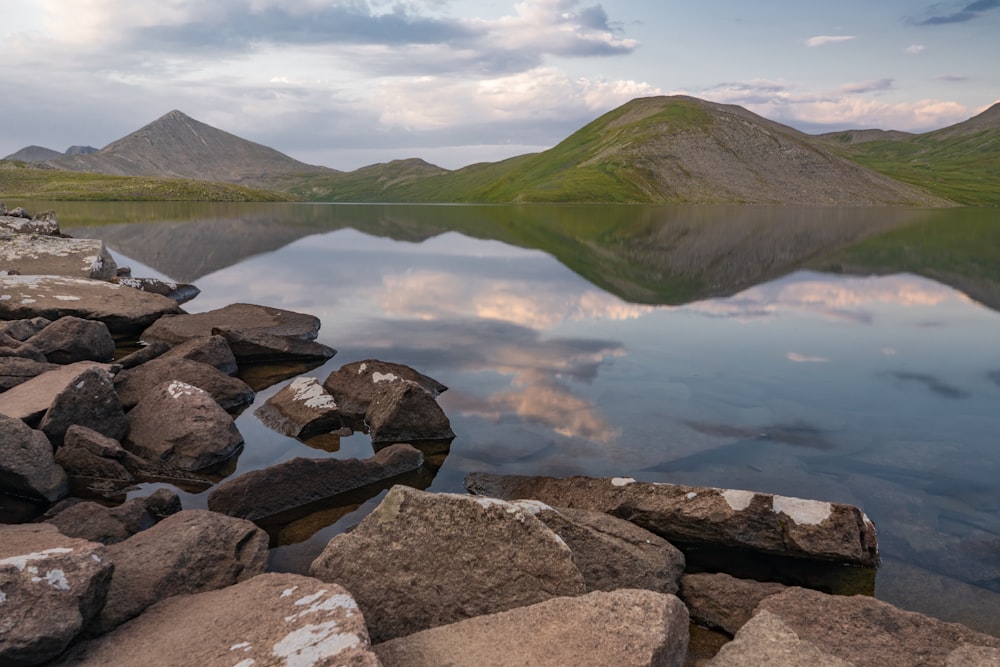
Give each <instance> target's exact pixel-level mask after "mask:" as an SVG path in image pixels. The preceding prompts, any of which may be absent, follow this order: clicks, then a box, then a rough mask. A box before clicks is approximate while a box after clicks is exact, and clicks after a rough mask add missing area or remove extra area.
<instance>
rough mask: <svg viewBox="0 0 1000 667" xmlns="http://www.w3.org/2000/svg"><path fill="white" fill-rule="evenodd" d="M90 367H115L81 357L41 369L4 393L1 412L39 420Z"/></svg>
mask: <svg viewBox="0 0 1000 667" xmlns="http://www.w3.org/2000/svg"><path fill="white" fill-rule="evenodd" d="M90 368H101V369H104V370H110V369H111V368H112V367H111V366H108V365H107V364H98V363H95V362H93V361H78V362H76V363H75V364H68V365H66V366H57V367H56V368H55V369H53V370H51V371H46V372H45V373H40V374H39V375H36V376H35V377H33V378H31V379H30V380H27V381H25V382H22V383H21V384H19V385H17V386H16V387H12V388H11V389H8V390H7V391H5V392H4V393H2V394H0V414H3V415H7V416H8V417H16V418H17V419H23V420H24V421H26V422H36V421H37V420H38V419H40V418H41V417H42V416H43V415H44V414H45V413H46V411H47V410H48V409H49V408H50V407H51V406H52V403H53V401H55V400H56V397H57V396H59V395H60V394H62V393H63V392H65V391H66V390H67V389H68V388H70V387H72V386H73V384H74V383H75V382H78V381H79V378H80V374H81V373H83V372H84V371H86V370H88V369H90Z"/></svg>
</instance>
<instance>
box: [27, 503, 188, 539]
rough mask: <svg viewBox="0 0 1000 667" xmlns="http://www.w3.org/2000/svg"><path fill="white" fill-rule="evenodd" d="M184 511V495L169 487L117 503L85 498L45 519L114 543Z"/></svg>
mask: <svg viewBox="0 0 1000 667" xmlns="http://www.w3.org/2000/svg"><path fill="white" fill-rule="evenodd" d="M180 511H181V499H180V498H179V497H178V496H177V494H176V493H175V492H173V491H171V490H169V489H157V490H156V491H154V492H153V494H152V495H150V496H145V497H142V498H133V499H131V500H128V501H126V502H124V503H122V504H121V505H119V506H118V507H105V506H104V505H100V504H98V503H94V502H90V501H83V502H78V503H74V504H72V505H70V506H68V507H67V508H66V509H64V510H62V511H61V512H58V513H56V514H55V515H54V516H51V517H50V518H48V519H46V523H51V524H52V525H54V526H55V527H56V528H58V529H59V532H61V533H62V534H63V535H68V536H69V537H78V538H80V539H84V540H89V541H91V542H100V543H101V544H105V545H107V544H115V543H118V542H121V541H123V540H127V539H128V538H130V537H132V536H133V535H135V534H136V533H139V532H141V531H143V530H146V529H147V528H151V527H152V526H153V525H155V524H156V523H157V522H158V521H161V520H162V519H165V518H166V517H168V516H171V515H173V514H177V513H178V512H180Z"/></svg>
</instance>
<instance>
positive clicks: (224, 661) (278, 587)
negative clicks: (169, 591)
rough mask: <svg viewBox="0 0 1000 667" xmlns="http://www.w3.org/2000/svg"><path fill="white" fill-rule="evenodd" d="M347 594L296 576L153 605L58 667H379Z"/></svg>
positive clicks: (266, 579) (255, 580) (263, 576)
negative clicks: (300, 666) (161, 665)
mask: <svg viewBox="0 0 1000 667" xmlns="http://www.w3.org/2000/svg"><path fill="white" fill-rule="evenodd" d="M370 648H371V644H370V642H369V639H368V632H367V630H366V629H365V620H364V617H363V616H362V615H361V612H360V610H359V609H358V606H357V603H356V602H355V601H354V600H353V599H352V598H351V595H350V593H349V592H348V591H347V590H345V589H344V588H341V587H340V586H337V585H334V584H327V583H323V582H321V581H318V580H316V579H312V578H310V577H303V576H301V575H297V574H261V575H259V576H256V577H253V578H252V579H249V580H247V581H243V582H241V583H237V584H234V585H232V586H229V587H228V588H224V589H222V590H216V591H208V592H204V593H198V594H196V595H178V596H176V597H172V598H170V599H167V600H163V601H162V602H160V603H158V604H156V605H155V606H153V607H151V608H150V609H149V610H147V611H146V612H145V613H144V614H142V615H141V616H139V617H138V618H137V619H135V620H133V621H132V622H130V623H128V624H126V625H124V626H122V627H120V628H118V629H117V630H115V631H114V632H112V633H111V634H109V635H106V636H104V637H102V638H100V639H98V640H94V641H90V642H87V643H85V644H81V645H79V646H76V647H74V648H73V649H72V650H71V651H70V652H69V653H68V654H67V655H66V656H65V657H64V658H63V659H62V660H61V661H60V662H57V663H55V664H57V665H75V666H79V667H88V666H94V667H97V666H100V667H133V665H153V664H167V665H239V666H241V667H245V666H249V665H252V664H253V665H316V666H317V667H335V666H338V665H345V666H346V665H349V666H350V667H378V666H379V662H378V660H377V658H376V657H375V655H374V654H373V653H371V651H370Z"/></svg>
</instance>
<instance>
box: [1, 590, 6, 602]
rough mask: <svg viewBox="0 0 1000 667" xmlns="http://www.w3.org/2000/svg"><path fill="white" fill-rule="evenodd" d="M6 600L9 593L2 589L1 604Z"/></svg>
mask: <svg viewBox="0 0 1000 667" xmlns="http://www.w3.org/2000/svg"><path fill="white" fill-rule="evenodd" d="M6 601H7V594H6V593H4V592H3V591H0V604H2V603H4V602H6Z"/></svg>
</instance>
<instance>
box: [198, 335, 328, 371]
mask: <svg viewBox="0 0 1000 667" xmlns="http://www.w3.org/2000/svg"><path fill="white" fill-rule="evenodd" d="M212 335H217V336H222V337H223V338H225V339H226V342H227V343H229V347H230V348H232V350H233V354H235V355H236V358H237V359H238V360H239V361H240V362H241V363H249V364H259V363H274V362H281V361H311V360H323V361H325V360H327V359H329V358H330V357H332V356H333V355H335V354H337V351H336V350H334V349H333V348H332V347H328V346H326V345H323V344H322V343H317V342H316V341H313V340H299V339H297V338H288V337H286V336H279V335H277V334H272V333H268V332H266V331H256V330H252V329H238V328H235V327H212Z"/></svg>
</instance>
